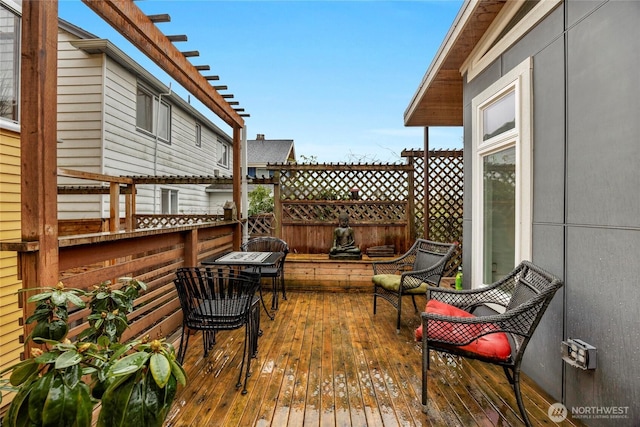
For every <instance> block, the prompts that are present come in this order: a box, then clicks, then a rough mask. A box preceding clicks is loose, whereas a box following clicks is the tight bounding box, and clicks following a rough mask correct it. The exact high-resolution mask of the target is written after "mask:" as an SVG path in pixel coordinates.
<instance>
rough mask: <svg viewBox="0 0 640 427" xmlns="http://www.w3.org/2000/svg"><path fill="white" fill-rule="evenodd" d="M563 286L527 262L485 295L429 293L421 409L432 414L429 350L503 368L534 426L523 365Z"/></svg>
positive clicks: (480, 292)
mask: <svg viewBox="0 0 640 427" xmlns="http://www.w3.org/2000/svg"><path fill="white" fill-rule="evenodd" d="M562 285H563V284H562V282H561V281H560V280H559V279H557V278H556V277H554V276H552V275H551V274H549V273H547V272H546V271H544V270H542V269H541V268H539V267H537V266H535V265H533V264H531V263H530V262H527V261H523V262H522V263H521V264H520V265H518V266H517V267H516V268H515V269H514V270H513V271H512V272H511V273H509V274H508V275H507V276H506V277H504V278H503V279H501V280H499V281H497V282H496V283H494V284H492V285H490V286H487V287H483V288H480V289H472V290H461V291H456V290H453V289H443V288H430V289H429V291H428V293H427V297H428V299H429V301H428V302H427V308H426V312H425V313H422V326H421V328H419V331H416V338H420V335H423V333H424V331H428V332H427V333H426V334H424V335H426V337H427V338H426V339H425V338H424V336H423V337H422V405H423V412H425V413H426V412H427V370H428V369H429V350H436V351H443V352H446V353H449V354H455V355H459V356H463V357H467V358H471V359H477V360H480V361H483V362H486V363H491V364H494V365H499V366H502V367H503V369H504V372H505V375H506V376H507V380H508V381H509V383H510V384H511V385H512V387H513V391H514V393H515V397H516V401H517V403H518V408H519V409H520V413H521V415H522V419H523V421H524V423H525V424H526V425H527V426H530V425H531V423H530V421H529V418H528V417H527V413H526V411H525V408H524V404H523V401H522V395H521V393H520V364H521V362H522V357H523V355H524V351H525V349H526V347H527V344H528V343H529V339H530V338H531V336H532V335H533V332H534V331H535V329H536V327H537V326H538V323H539V322H540V319H541V318H542V315H543V314H544V312H545V310H546V309H547V307H548V305H549V303H550V302H551V300H552V298H553V296H554V294H555V293H556V291H557V290H558V289H560V287H562ZM487 304H491V307H493V308H495V307H496V306H500V307H504V312H503V313H500V314H489V315H480V314H478V316H475V315H473V314H471V313H472V312H473V311H474V310H476V309H478V308H481V307H483V308H485V309H486V307H487Z"/></svg>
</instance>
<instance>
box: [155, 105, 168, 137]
mask: <svg viewBox="0 0 640 427" xmlns="http://www.w3.org/2000/svg"><path fill="white" fill-rule="evenodd" d="M156 135H157V136H158V139H159V140H160V141H163V142H166V143H169V144H170V143H171V105H170V104H169V103H167V102H164V101H162V100H158V120H157V121H156Z"/></svg>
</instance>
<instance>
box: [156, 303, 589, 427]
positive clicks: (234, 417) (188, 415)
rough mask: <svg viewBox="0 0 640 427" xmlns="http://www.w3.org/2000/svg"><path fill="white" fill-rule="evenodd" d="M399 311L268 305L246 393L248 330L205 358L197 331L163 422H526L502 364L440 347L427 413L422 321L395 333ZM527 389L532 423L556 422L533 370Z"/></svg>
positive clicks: (407, 321) (226, 337) (408, 317)
mask: <svg viewBox="0 0 640 427" xmlns="http://www.w3.org/2000/svg"><path fill="white" fill-rule="evenodd" d="M421 304H422V305H423V306H424V303H423V302H421ZM394 316H395V311H394V310H393V308H392V307H391V306H390V305H389V304H388V303H386V302H385V301H380V302H379V304H378V313H377V314H376V316H375V317H374V316H373V314H372V296H371V295H370V294H368V293H331V292H290V293H288V300H287V301H281V303H280V310H279V311H278V312H277V313H276V316H275V320H273V321H271V320H269V319H268V318H267V317H266V315H265V314H264V312H262V325H261V326H262V329H263V331H264V334H263V336H262V337H261V338H260V343H259V353H258V357H257V358H256V359H253V360H252V376H251V377H250V378H249V384H248V386H247V389H248V393H247V394H246V395H242V394H241V393H240V390H238V389H236V388H235V384H236V381H237V377H238V369H239V363H240V360H241V352H242V343H243V337H244V332H243V331H242V330H239V331H231V332H220V333H219V334H218V337H217V340H218V341H217V343H216V345H215V346H214V348H213V350H212V351H211V352H210V353H209V355H208V357H207V358H203V349H202V341H201V334H195V335H193V336H192V337H191V340H190V341H191V342H190V343H189V350H188V352H187V357H186V359H185V368H186V370H187V374H188V384H187V386H186V387H185V388H183V389H180V390H179V391H178V395H177V397H176V401H175V403H174V406H173V408H172V409H171V411H170V413H169V416H168V418H167V421H166V423H165V425H166V426H225V427H226V426H276V427H281V426H464V427H469V426H520V425H523V424H522V422H521V421H520V420H519V418H518V414H519V412H518V409H517V405H516V403H515V399H514V397H513V392H512V389H511V388H510V386H509V384H508V383H507V380H506V378H505V377H504V374H503V372H502V370H501V369H495V367H493V366H486V365H484V364H482V363H478V362H475V361H467V360H465V359H458V358H447V357H446V356H445V355H441V354H433V355H432V364H431V370H430V379H429V387H430V388H429V401H430V410H429V414H428V416H427V415H425V414H423V413H422V411H421V405H420V357H421V356H420V352H421V348H420V346H419V344H418V343H416V342H414V339H413V329H414V328H415V327H416V326H417V324H418V322H419V318H418V316H417V315H415V313H414V312H413V310H412V309H409V310H407V311H406V313H404V314H403V325H402V330H401V332H400V334H396V332H395V327H394V324H395V321H394ZM522 392H523V398H524V400H525V406H526V407H527V410H528V411H529V416H530V418H531V421H532V422H533V423H534V425H541V426H551V425H557V424H555V423H553V422H552V421H551V420H550V419H549V417H548V416H547V410H548V408H549V406H550V405H551V404H552V403H554V402H555V400H554V399H552V398H550V397H549V396H547V395H546V394H545V393H544V392H542V391H541V390H540V388H539V387H538V386H537V385H535V384H534V383H532V381H531V380H529V379H528V378H527V377H526V376H525V377H524V379H523V384H522ZM560 425H563V426H572V425H580V424H579V423H577V422H572V421H568V420H567V421H565V422H563V423H562V424H560Z"/></svg>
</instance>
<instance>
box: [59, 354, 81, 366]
mask: <svg viewBox="0 0 640 427" xmlns="http://www.w3.org/2000/svg"><path fill="white" fill-rule="evenodd" d="M81 361H82V355H81V354H80V353H78V352H77V351H76V350H68V351H65V352H64V353H62V354H61V355H60V356H58V358H57V359H56V364H55V368H56V369H64V368H68V367H69V366H73V365H77V364H78V363H80V362H81Z"/></svg>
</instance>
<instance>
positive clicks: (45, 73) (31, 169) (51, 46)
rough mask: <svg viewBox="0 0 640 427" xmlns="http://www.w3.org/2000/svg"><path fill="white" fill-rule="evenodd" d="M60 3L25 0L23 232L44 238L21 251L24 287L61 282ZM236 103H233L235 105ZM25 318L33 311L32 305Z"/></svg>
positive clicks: (26, 236) (30, 238) (28, 238)
mask: <svg viewBox="0 0 640 427" xmlns="http://www.w3.org/2000/svg"><path fill="white" fill-rule="evenodd" d="M57 41H58V2H57V1H55V2H53V1H24V2H23V3H22V43H21V45H22V54H21V61H20V108H21V120H20V157H21V189H20V195H21V198H22V210H21V216H20V221H21V237H22V241H23V242H39V250H38V251H37V252H30V253H21V254H20V257H19V264H20V269H19V274H20V276H21V277H20V278H21V279H22V281H23V287H25V288H35V287H38V286H40V287H47V286H55V285H56V284H57V283H58V203H57V198H56V193H57V191H56V190H57V179H56V167H57V153H56V149H57V147H56V144H57V110H58V107H57V106H58V100H57V83H58V80H57V70H58V66H57V61H58V54H57V52H58V45H57V43H58V42H57ZM229 108H231V107H229ZM23 309H24V310H25V318H26V315H27V312H26V310H27V307H26V306H25V307H23Z"/></svg>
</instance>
